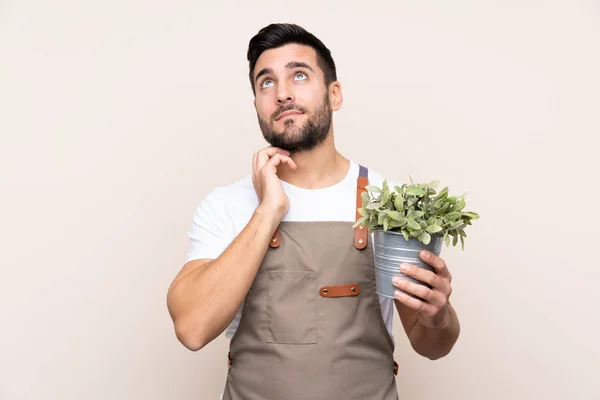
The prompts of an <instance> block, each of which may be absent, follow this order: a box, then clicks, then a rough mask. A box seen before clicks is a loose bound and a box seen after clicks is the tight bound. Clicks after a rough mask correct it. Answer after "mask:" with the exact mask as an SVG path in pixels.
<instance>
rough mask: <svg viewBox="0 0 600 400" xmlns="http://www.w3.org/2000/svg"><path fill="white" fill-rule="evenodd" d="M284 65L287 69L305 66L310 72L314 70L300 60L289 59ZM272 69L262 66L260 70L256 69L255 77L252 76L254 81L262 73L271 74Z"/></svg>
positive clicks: (256, 80)
mask: <svg viewBox="0 0 600 400" xmlns="http://www.w3.org/2000/svg"><path fill="white" fill-rule="evenodd" d="M285 67H286V68H287V69H292V68H306V69H308V70H310V71H311V72H313V73H314V72H315V71H314V70H313V69H312V68H311V66H310V65H308V64H307V63H304V62H301V61H290V62H289V63H287V64H285ZM272 73H273V70H272V69H271V68H263V69H261V70H260V71H258V74H256V78H254V81H255V82H258V78H260V77H261V76H263V75H266V74H272Z"/></svg>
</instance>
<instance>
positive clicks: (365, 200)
mask: <svg viewBox="0 0 600 400" xmlns="http://www.w3.org/2000/svg"><path fill="white" fill-rule="evenodd" d="M360 197H361V199H362V201H363V205H364V204H365V203H368V202H369V201H371V199H370V197H369V192H362V193H361V194H360Z"/></svg>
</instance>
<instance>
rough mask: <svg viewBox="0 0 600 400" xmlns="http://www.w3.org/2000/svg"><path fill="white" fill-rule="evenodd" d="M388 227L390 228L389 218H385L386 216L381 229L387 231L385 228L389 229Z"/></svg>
mask: <svg viewBox="0 0 600 400" xmlns="http://www.w3.org/2000/svg"><path fill="white" fill-rule="evenodd" d="M389 229H390V220H389V218H387V217H386V218H385V219H384V220H383V230H384V231H387V230H389Z"/></svg>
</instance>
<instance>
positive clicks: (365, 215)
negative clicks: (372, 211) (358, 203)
mask: <svg viewBox="0 0 600 400" xmlns="http://www.w3.org/2000/svg"><path fill="white" fill-rule="evenodd" d="M358 213H359V214H360V215H362V216H363V217H367V216H368V215H369V214H368V213H367V210H365V209H364V208H362V207H361V208H359V209H358Z"/></svg>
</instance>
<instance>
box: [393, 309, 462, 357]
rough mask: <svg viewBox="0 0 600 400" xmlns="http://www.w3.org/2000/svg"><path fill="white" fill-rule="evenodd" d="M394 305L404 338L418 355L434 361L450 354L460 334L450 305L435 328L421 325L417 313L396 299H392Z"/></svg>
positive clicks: (454, 313)
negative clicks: (406, 338)
mask: <svg viewBox="0 0 600 400" xmlns="http://www.w3.org/2000/svg"><path fill="white" fill-rule="evenodd" d="M394 303H395V304H396V309H397V310H398V314H399V316H400V321H401V322H402V325H403V327H404V331H405V332H406V336H407V337H408V339H409V341H410V344H411V346H412V348H413V349H414V350H415V351H416V352H417V353H418V354H419V355H421V356H423V357H427V358H429V359H430V360H436V359H438V358H442V357H444V356H446V355H448V353H450V351H451V350H452V348H453V347H454V344H455V343H456V341H457V339H458V336H459V334H460V324H459V322H458V317H457V316H456V311H455V310H454V308H453V307H452V305H451V304H448V307H447V311H446V313H445V314H446V315H445V317H444V318H443V319H442V322H440V324H439V325H438V326H436V327H431V326H427V325H426V324H423V323H421V322H420V321H419V315H418V313H417V312H416V311H414V310H412V309H411V308H410V307H408V306H406V305H404V304H402V303H400V302H399V301H398V300H397V299H394Z"/></svg>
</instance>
